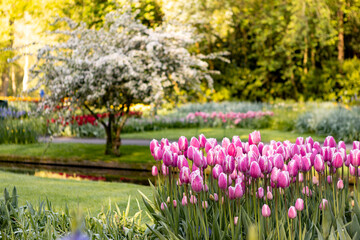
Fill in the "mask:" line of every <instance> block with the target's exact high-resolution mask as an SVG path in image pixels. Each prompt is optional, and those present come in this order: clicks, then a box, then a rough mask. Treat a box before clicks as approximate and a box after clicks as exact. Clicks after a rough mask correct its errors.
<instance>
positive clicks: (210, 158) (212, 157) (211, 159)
mask: <svg viewBox="0 0 360 240" xmlns="http://www.w3.org/2000/svg"><path fill="white" fill-rule="evenodd" d="M206 161H207V164H208V165H209V166H214V165H215V152H214V150H212V149H210V150H209V151H208V152H207V155H206Z"/></svg>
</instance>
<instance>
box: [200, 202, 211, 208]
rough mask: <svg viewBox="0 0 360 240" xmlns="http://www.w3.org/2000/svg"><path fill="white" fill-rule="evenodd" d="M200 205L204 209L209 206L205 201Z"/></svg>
mask: <svg viewBox="0 0 360 240" xmlns="http://www.w3.org/2000/svg"><path fill="white" fill-rule="evenodd" d="M201 205H202V207H203V208H204V209H206V208H208V206H209V205H208V202H207V201H203V202H202V204H201Z"/></svg>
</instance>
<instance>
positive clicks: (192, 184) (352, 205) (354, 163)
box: [143, 131, 360, 239]
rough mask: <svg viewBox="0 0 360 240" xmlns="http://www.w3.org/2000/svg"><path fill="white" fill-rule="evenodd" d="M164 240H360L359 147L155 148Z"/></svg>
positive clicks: (306, 142) (256, 142)
mask: <svg viewBox="0 0 360 240" xmlns="http://www.w3.org/2000/svg"><path fill="white" fill-rule="evenodd" d="M150 151H151V154H152V156H153V157H154V166H153V168H152V175H153V176H155V177H157V181H156V182H155V183H153V185H152V188H153V196H154V199H153V200H151V199H149V198H148V197H146V196H145V195H143V200H144V203H145V206H146V207H147V210H148V212H149V213H150V216H151V217H152V220H153V222H154V225H152V226H151V227H150V226H148V227H149V229H150V231H151V232H152V233H153V234H154V235H156V236H157V238H159V239H359V238H360V235H359V233H358V229H359V228H360V225H359V221H360V207H359V204H358V199H359V196H360V195H359V191H360V189H359V183H358V178H359V168H358V167H359V165H360V142H359V141H354V142H353V143H352V148H351V149H349V148H348V149H347V146H346V144H345V143H344V142H343V141H339V142H338V143H337V142H336V141H335V139H334V138H333V137H332V136H328V137H326V139H325V141H324V142H323V143H319V142H317V141H314V140H313V139H312V138H311V137H308V138H306V139H304V138H302V137H298V138H297V139H296V142H294V143H291V142H290V141H283V142H276V141H270V143H263V142H262V141H261V134H260V132H259V131H254V132H252V133H250V134H249V138H248V140H247V142H244V141H241V140H240V138H239V137H238V136H234V137H233V138H232V139H231V140H230V139H229V138H224V139H222V141H221V142H217V140H216V139H214V138H206V137H205V136H204V135H203V134H201V135H200V136H199V137H192V138H191V140H190V141H188V139H187V138H185V137H180V138H179V140H178V141H177V142H169V140H168V139H166V138H163V139H161V141H157V140H155V139H154V140H153V141H152V142H151V143H150Z"/></svg>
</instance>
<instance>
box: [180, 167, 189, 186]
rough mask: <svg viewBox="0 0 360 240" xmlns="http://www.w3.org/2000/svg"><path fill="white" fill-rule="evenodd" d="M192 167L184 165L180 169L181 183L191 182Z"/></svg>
mask: <svg viewBox="0 0 360 240" xmlns="http://www.w3.org/2000/svg"><path fill="white" fill-rule="evenodd" d="M190 174H191V173H190V169H189V168H188V167H182V168H181V170H180V174H179V178H180V181H181V183H189V182H190Z"/></svg>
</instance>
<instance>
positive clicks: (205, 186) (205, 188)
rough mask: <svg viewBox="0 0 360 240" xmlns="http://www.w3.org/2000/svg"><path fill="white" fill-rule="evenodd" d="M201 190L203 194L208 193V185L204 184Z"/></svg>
mask: <svg viewBox="0 0 360 240" xmlns="http://www.w3.org/2000/svg"><path fill="white" fill-rule="evenodd" d="M203 190H204V192H208V191H209V187H208V185H207V184H206V183H205V184H204V187H203Z"/></svg>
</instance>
